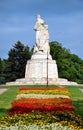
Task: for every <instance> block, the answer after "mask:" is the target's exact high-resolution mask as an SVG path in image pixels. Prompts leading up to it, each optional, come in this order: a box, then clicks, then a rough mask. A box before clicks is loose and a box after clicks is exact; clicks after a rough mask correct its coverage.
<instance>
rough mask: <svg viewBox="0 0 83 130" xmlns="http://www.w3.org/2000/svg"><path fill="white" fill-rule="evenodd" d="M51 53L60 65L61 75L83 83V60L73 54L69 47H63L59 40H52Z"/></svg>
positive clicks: (59, 71)
mask: <svg viewBox="0 0 83 130" xmlns="http://www.w3.org/2000/svg"><path fill="white" fill-rule="evenodd" d="M50 53H51V55H52V58H53V59H54V60H56V62H57V65H58V73H59V77H61V78H67V79H68V80H70V81H75V82H78V83H83V78H82V77H83V60H82V59H80V58H79V57H78V56H77V55H75V54H71V52H70V50H69V49H66V48H63V47H62V45H61V44H60V43H58V42H56V41H55V42H50Z"/></svg>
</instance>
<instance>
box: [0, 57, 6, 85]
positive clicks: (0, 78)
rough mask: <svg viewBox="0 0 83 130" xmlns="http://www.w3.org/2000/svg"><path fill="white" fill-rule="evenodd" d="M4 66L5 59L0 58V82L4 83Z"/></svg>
mask: <svg viewBox="0 0 83 130" xmlns="http://www.w3.org/2000/svg"><path fill="white" fill-rule="evenodd" d="M5 68H6V60H5V59H3V60H2V59H1V58H0V84H4V83H5Z"/></svg>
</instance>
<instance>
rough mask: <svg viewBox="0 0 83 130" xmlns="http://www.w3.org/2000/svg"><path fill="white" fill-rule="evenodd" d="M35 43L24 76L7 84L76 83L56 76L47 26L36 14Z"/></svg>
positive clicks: (56, 71)
mask: <svg viewBox="0 0 83 130" xmlns="http://www.w3.org/2000/svg"><path fill="white" fill-rule="evenodd" d="M34 30H35V31H36V43H35V46H34V50H33V55H32V57H31V59H30V60H28V61H27V64H26V70H25V78H22V79H17V80H16V81H15V82H8V83H6V84H7V85H77V83H75V82H70V81H68V80H67V79H62V78H59V77H58V68H57V64H56V61H55V60H53V59H52V56H51V55H50V46H49V33H48V26H47V25H46V23H45V21H44V20H43V19H41V17H40V15H37V19H36V24H35V26H34Z"/></svg>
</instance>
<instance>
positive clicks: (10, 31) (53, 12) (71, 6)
mask: <svg viewBox="0 0 83 130" xmlns="http://www.w3.org/2000/svg"><path fill="white" fill-rule="evenodd" d="M37 14H40V15H41V17H42V18H43V19H44V20H45V22H46V24H47V25H48V28H49V34H50V41H58V42H60V43H62V46H63V47H65V48H67V49H70V51H71V53H74V54H76V55H78V56H79V57H80V58H82V59H83V0H0V58H7V57H8V51H9V50H10V48H12V47H13V45H14V44H15V43H16V42H17V41H18V40H19V41H21V42H22V43H23V44H24V45H28V46H29V47H30V48H32V47H33V45H34V44H35V31H34V30H33V26H34V25H35V22H36V15H37Z"/></svg>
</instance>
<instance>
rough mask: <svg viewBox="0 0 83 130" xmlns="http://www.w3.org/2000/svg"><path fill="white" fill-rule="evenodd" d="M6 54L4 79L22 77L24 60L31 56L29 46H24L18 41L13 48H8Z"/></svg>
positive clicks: (10, 79) (11, 79) (12, 79)
mask: <svg viewBox="0 0 83 130" xmlns="http://www.w3.org/2000/svg"><path fill="white" fill-rule="evenodd" d="M8 56H9V57H8V60H7V69H6V73H7V75H6V80H7V81H14V80H15V79H17V78H22V77H24V75H25V66H26V62H27V60H29V59H30V57H31V53H30V50H29V47H28V46H24V45H23V44H22V43H21V42H20V41H18V42H17V43H15V45H14V46H13V48H11V49H10V51H9V52H8Z"/></svg>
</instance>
